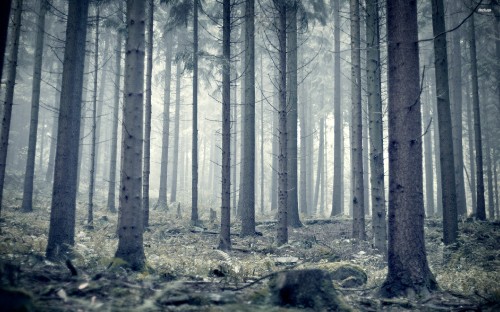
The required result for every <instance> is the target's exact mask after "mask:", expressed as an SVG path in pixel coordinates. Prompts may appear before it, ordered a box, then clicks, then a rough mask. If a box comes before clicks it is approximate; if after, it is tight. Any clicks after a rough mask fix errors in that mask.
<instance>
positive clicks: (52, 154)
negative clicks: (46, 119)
mask: <svg viewBox="0 0 500 312" xmlns="http://www.w3.org/2000/svg"><path fill="white" fill-rule="evenodd" d="M56 64H57V66H56V69H55V72H56V81H57V82H56V89H55V91H54V112H52V114H53V118H52V128H51V129H50V136H49V138H50V148H49V159H48V162H47V171H46V173H45V182H46V183H52V177H53V176H54V161H55V158H56V145H57V119H58V115H57V112H58V111H59V100H60V98H61V84H62V81H61V74H60V73H61V72H62V67H61V65H60V64H61V63H60V62H59V60H57V61H56Z"/></svg>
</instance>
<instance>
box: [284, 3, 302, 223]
mask: <svg viewBox="0 0 500 312" xmlns="http://www.w3.org/2000/svg"><path fill="white" fill-rule="evenodd" d="M297 10H298V1H297V0H293V1H291V2H289V3H288V4H287V14H288V16H287V20H288V25H287V36H288V38H287V53H288V59H287V73H288V86H287V90H288V96H287V99H288V101H289V102H288V103H287V121H286V125H287V129H286V132H287V135H288V138H287V148H288V150H287V161H288V164H287V168H288V169H287V179H288V182H287V183H288V194H287V209H288V212H287V218H288V225H289V226H291V227H294V228H297V227H301V226H302V223H301V222H300V219H299V203H298V194H297V190H298V181H297V180H298V179H297V178H298V177H297V161H298V155H297V124H298V114H297V109H298V108H297V52H298V51H297V50H298V46H297Z"/></svg>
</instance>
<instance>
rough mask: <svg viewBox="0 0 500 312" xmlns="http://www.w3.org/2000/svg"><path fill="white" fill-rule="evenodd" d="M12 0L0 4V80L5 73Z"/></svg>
mask: <svg viewBox="0 0 500 312" xmlns="http://www.w3.org/2000/svg"><path fill="white" fill-rule="evenodd" d="M11 6H12V0H5V1H2V2H1V4H0V80H2V73H3V58H4V55H5V47H6V46H7V32H8V30H9V16H10V7H11Z"/></svg>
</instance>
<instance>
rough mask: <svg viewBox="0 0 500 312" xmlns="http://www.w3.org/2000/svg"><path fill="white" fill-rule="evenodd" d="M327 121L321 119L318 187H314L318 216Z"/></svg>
mask: <svg viewBox="0 0 500 312" xmlns="http://www.w3.org/2000/svg"><path fill="white" fill-rule="evenodd" d="M324 127H325V119H324V117H321V118H320V120H319V146H318V167H317V173H316V185H315V187H314V204H313V214H314V215H315V214H317V212H318V199H319V192H320V184H321V179H322V177H321V176H322V175H323V148H324V143H325V133H324Z"/></svg>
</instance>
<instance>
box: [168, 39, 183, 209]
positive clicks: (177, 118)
mask: <svg viewBox="0 0 500 312" xmlns="http://www.w3.org/2000/svg"><path fill="white" fill-rule="evenodd" d="M180 37H181V34H178V37H177V40H179V42H180V40H181V39H180ZM181 65H182V63H181V61H180V60H179V61H177V64H176V66H175V67H176V70H175V121H174V122H175V123H174V155H173V156H174V162H173V164H172V165H173V167H172V189H171V192H170V202H171V203H173V202H176V201H177V169H178V168H177V167H178V165H179V123H180V109H181Z"/></svg>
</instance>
